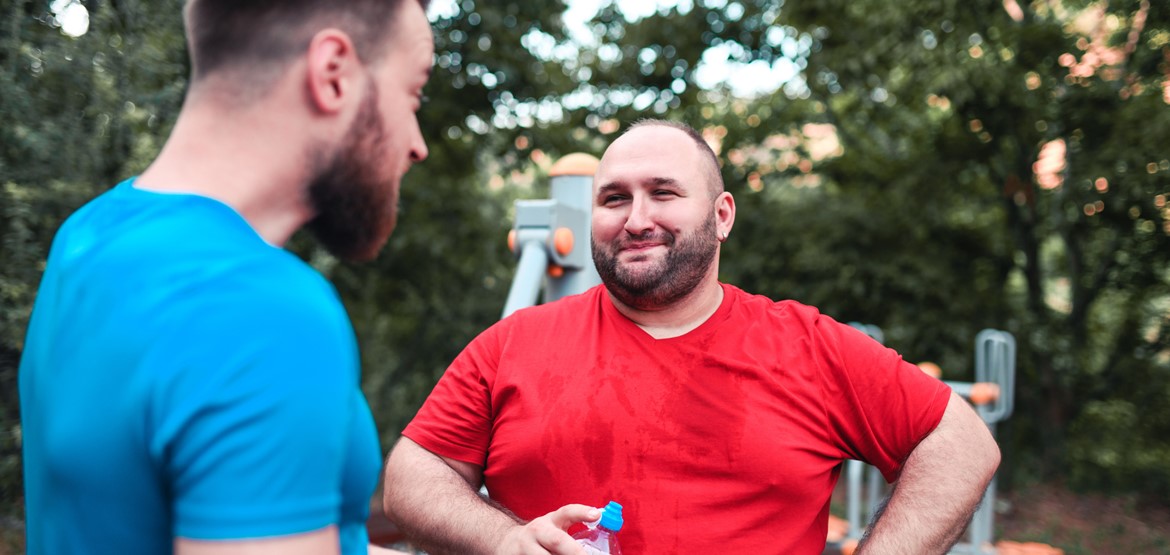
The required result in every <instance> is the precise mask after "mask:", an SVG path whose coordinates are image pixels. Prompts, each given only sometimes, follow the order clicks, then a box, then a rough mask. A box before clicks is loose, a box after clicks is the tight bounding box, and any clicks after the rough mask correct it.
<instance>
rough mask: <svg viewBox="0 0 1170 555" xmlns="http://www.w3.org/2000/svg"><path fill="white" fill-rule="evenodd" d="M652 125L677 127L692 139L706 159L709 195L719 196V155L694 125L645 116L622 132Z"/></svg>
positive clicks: (720, 188)
mask: <svg viewBox="0 0 1170 555" xmlns="http://www.w3.org/2000/svg"><path fill="white" fill-rule="evenodd" d="M654 126H659V127H669V128H671V129H677V130H679V131H682V132H683V133H686V135H687V136H688V137H690V138H691V140H692V141H694V143H695V146H696V147H697V148H698V149H699V152H700V153H701V154H700V156H702V157H703V159H704V160H706V163H705V164H704V165H705V166H706V167H707V185H708V186H709V187H710V189H711V197H712V198H714V197H717V196H719V193H722V192H723V172H722V171H720V169H719V157H718V156H716V155H715V151H714V150H711V145H709V144H707V141H706V139H704V138H703V135H702V134H700V133H699V132H698V131H695V128H694V127H691V126H689V125H687V124H685V123H682V122H678V121H671V120H665V119H651V118H646V119H640V120H638V121H636V122H634V124H633V125H631V126H630V127H629V129H626V130H625V131H624V132H623V133H622V134H623V135H625V134H626V133H629V132H631V131H633V130H635V129H640V128H642V127H654Z"/></svg>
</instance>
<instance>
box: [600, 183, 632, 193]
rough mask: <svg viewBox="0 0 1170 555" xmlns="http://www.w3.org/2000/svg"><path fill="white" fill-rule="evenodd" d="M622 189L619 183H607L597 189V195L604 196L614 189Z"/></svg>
mask: <svg viewBox="0 0 1170 555" xmlns="http://www.w3.org/2000/svg"><path fill="white" fill-rule="evenodd" d="M624 188H625V187H624V186H623V185H622V184H621V183H619V182H617V181H610V182H609V183H606V184H605V185H602V186H600V187H598V188H597V194H598V195H604V194H606V193H608V192H610V191H613V190H616V189H624Z"/></svg>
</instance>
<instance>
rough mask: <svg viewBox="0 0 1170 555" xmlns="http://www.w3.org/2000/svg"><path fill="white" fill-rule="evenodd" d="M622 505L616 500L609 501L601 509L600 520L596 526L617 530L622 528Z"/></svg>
mask: <svg viewBox="0 0 1170 555" xmlns="http://www.w3.org/2000/svg"><path fill="white" fill-rule="evenodd" d="M622 523H623V520H622V506H621V505H619V504H618V502H617V501H610V502H609V503H608V504H606V506H605V507H604V508H602V509H601V522H598V523H597V524H598V526H603V527H605V528H607V529H610V530H613V531H614V532H617V531H619V530H621V529H622Z"/></svg>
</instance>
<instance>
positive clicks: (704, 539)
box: [403, 285, 950, 555]
mask: <svg viewBox="0 0 1170 555" xmlns="http://www.w3.org/2000/svg"><path fill="white" fill-rule="evenodd" d="M723 289H724V293H725V294H724V299H723V302H722V304H721V305H720V307H719V309H718V310H717V311H716V312H715V314H714V315H712V316H711V317H710V318H709V319H708V320H707V321H706V322H704V323H703V324H702V325H701V326H699V327H698V328H696V329H694V330H692V331H691V332H689V333H687V334H685V335H682V336H680V337H675V338H670V339H654V338H653V337H651V336H650V335H648V334H647V333H646V332H645V331H643V330H642V329H641V328H639V327H638V326H637V325H635V324H634V323H633V322H631V321H630V320H628V319H627V318H625V317H624V316H622V315H621V313H619V312H618V311H617V309H616V308H615V307H614V306H613V303H612V301H611V300H610V299H609V296H608V295H607V293H606V291H605V289H604V287H601V286H598V287H595V288H593V289H591V290H589V291H588V292H586V293H584V294H581V295H577V296H574V297H569V298H566V299H563V300H561V301H558V302H555V303H550V304H546V305H541V306H537V307H532V308H529V309H525V310H521V311H518V312H516V313H515V314H513V315H512V316H510V317H509V318H506V319H504V320H502V321H500V322H498V323H497V324H495V325H494V326H492V327H491V328H489V329H488V330H487V331H485V332H484V333H482V334H480V336H479V337H477V338H476V339H475V340H474V341H472V343H471V344H470V345H468V346H467V348H466V349H465V350H464V351H463V352H462V353H461V354H460V355H459V357H458V358H457V359H456V360H455V362H453V363H452V364H451V366H450V368H448V369H447V372H446V374H444V376H443V378H442V379H441V380H439V383H438V384H437V385H436V386H435V389H434V391H433V392H432V393H431V395H430V397H429V398H428V399H427V401H426V403H425V404H424V405H423V407H422V409H420V410H419V413H418V415H416V416H415V418H414V420H413V421H412V422H411V423H410V425H409V426H407V428H406V430H405V431H404V432H403V435H405V436H406V437H409V438H410V439H412V440H414V441H415V442H417V443H419V444H420V445H422V446H423V447H424V448H426V449H428V450H430V451H432V452H434V453H436V454H439V455H442V456H445V457H449V458H452V459H456V460H460V461H464V462H468V463H472V464H476V465H482V466H483V468H484V479H485V483H486V485H487V488H488V491H489V492H490V494H491V497H492V499H494V500H495V501H497V502H499V503H501V504H502V505H504V506H505V507H507V508H508V509H510V510H511V511H513V512H514V513H515V514H516V515H517V516H519V517H520V518H523V519H533V518H536V517H538V516H541V515H543V514H546V513H548V512H550V511H553V510H555V509H557V508H558V507H561V506H563V505H565V504H568V503H583V504H587V505H593V506H602V505H604V504H605V503H606V502H607V501H609V500H611V499H612V500H615V501H617V502H619V503H621V504H622V505H624V506H625V510H624V512H623V514H624V516H625V526H624V527H623V528H622V530H621V532H620V533H619V534H618V538H619V540H620V541H621V544H622V548H623V551H624V552H625V553H627V554H628V555H639V554H646V555H658V554H666V553H683V552H692V553H778V554H803V553H807V554H810V555H811V554H819V553H821V551H822V550H823V548H824V545H825V535H826V530H827V519H828V512H829V498H830V495H831V493H832V489H833V486H834V484H835V483H836V481H837V477H838V475H839V473H840V468H841V467H840V465H841V462H842V460H843V459H860V460H864V461H866V462H869V463H870V464H873V465H874V466H876V467H877V468H879V469H880V470H881V471H882V473H883V474H884V475H885V476H886V478H887V479H891V480H892V479H895V478H896V477H897V476H898V474H899V472H900V471H901V469H902V462H903V461H904V460H905V459H906V457H907V456H908V455H909V453H910V451H911V450H913V449H914V447H915V446H916V445H917V444H918V442H919V441H920V440H921V439H922V438H923V437H925V436H926V435H927V434H928V433H930V432H931V431H932V430H933V429H934V428H935V426H937V425H938V422H939V420H940V419H941V418H942V414H943V410H944V409H945V408H946V405H947V402H948V400H949V396H950V389H949V388H947V387H946V386H945V385H944V384H943V383H942V382H940V381H938V380H935V379H933V378H931V377H929V376H926V375H925V374H923V373H922V372H921V371H919V370H918V369H917V368H916V367H915V366H914V365H912V364H909V363H907V362H905V361H903V360H902V358H901V357H900V356H899V355H898V354H897V353H896V352H894V351H893V350H890V349H887V348H885V347H883V346H882V345H880V344H878V343H877V342H875V341H873V340H871V339H870V338H868V337H867V336H865V335H864V334H862V333H860V332H858V331H856V330H854V329H853V328H851V327H849V326H846V325H843V324H840V323H838V322H835V321H834V320H832V319H831V318H829V317H827V316H824V315H822V314H820V313H819V312H818V311H817V310H816V309H814V308H812V307H808V306H805V305H801V304H799V303H796V302H792V301H785V302H773V301H772V300H770V299H767V298H765V297H762V296H757V295H749V294H747V293H745V292H743V291H742V290H740V289H738V288H736V287H733V286H730V285H723Z"/></svg>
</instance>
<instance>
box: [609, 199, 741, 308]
mask: <svg viewBox="0 0 1170 555" xmlns="http://www.w3.org/2000/svg"><path fill="white" fill-rule="evenodd" d="M623 233H624V232H623ZM654 240H658V241H663V242H664V243H665V245H666V247H667V251H666V256H665V257H664V258H662V259H661V260H659V261H658V262H657V263H655V264H653V265H652V266H650V267H647V268H642V269H639V270H631V269H629V268H625V267H622V266H621V265H620V263H619V262H618V253H619V252H620V249H621V247H622V246H623V245H625V244H626V243H630V242H635V241H654ZM718 245H719V240H718V238H717V237H716V231H715V213H714V211H712V213H711V216H710V217H709V218H707V221H706V223H704V224H703V227H701V228H699V229H697V230H695V232H694V233H690V234H686V235H683V236H682V237H681V238H676V237H675V236H674V235H673V234H671V233H668V232H665V231H663V232H660V233H658V234H654V233H645V234H643V235H640V236H636V237H635V236H630V235H624V236H623V237H622V238H621V239H620V240H615V241H613V242H611V243H609V244H605V245H602V244H600V243H598V242H597V240H596V239H594V240H593V242H592V247H593V265H594V266H595V267H596V268H597V273H598V274H599V275H600V276H601V281H602V282H603V283H605V287H606V289H608V290H609V292H610V293H611V294H612V295H613V296H614V297H617V299H618V300H619V301H621V302H622V303H623V304H625V305H627V306H630V307H632V308H635V309H638V310H653V309H659V308H663V307H665V306H668V305H670V304H672V303H674V302H676V301H678V300H679V299H682V298H683V297H685V296H687V295H688V294H690V293H691V292H692V291H694V290H695V288H696V287H698V286H699V284H700V283H701V282H702V281H703V278H704V276H706V274H707V271H708V270H709V269H710V268H711V264H712V263H714V261H715V253H716V249H717V248H718Z"/></svg>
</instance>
